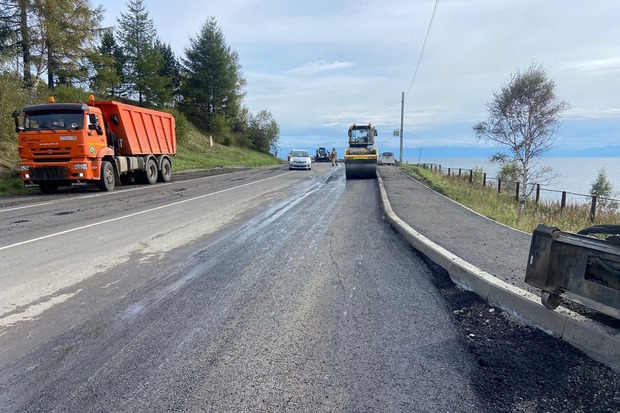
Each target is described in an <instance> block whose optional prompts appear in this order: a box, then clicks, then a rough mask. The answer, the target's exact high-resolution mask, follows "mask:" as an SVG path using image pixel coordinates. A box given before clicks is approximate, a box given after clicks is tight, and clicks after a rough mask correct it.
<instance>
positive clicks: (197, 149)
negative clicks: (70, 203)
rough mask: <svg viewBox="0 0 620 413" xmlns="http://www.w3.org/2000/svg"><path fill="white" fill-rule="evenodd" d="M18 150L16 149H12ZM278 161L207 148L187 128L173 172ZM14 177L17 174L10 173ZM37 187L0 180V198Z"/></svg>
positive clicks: (228, 149)
mask: <svg viewBox="0 0 620 413" xmlns="http://www.w3.org/2000/svg"><path fill="white" fill-rule="evenodd" d="M15 150H16V151H17V147H16V148H15ZM280 163H281V160H279V159H277V158H274V157H273V156H271V155H269V154H266V153H262V152H257V151H254V150H251V149H248V148H240V147H237V146H224V145H220V144H218V143H214V144H213V146H209V137H208V136H205V135H204V134H202V133H200V132H198V130H196V129H194V128H190V132H189V134H188V136H187V137H186V138H185V139H184V141H183V143H182V144H181V143H180V144H179V145H178V148H177V154H176V156H175V157H174V158H173V159H172V171H173V174H174V173H176V172H183V171H189V170H201V169H210V168H219V167H226V166H228V167H230V166H239V167H258V166H268V165H278V164H280ZM13 173H14V174H16V172H13ZM33 191H38V188H36V187H35V188H24V185H23V183H22V181H21V179H20V178H19V177H16V176H10V177H2V178H0V196H2V195H17V194H26V193H29V192H33Z"/></svg>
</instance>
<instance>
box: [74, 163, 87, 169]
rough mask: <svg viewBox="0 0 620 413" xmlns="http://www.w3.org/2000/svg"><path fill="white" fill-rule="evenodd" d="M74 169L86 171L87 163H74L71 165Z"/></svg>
mask: <svg viewBox="0 0 620 413" xmlns="http://www.w3.org/2000/svg"><path fill="white" fill-rule="evenodd" d="M73 167H74V168H75V169H88V164H87V163H76V164H74V165H73Z"/></svg>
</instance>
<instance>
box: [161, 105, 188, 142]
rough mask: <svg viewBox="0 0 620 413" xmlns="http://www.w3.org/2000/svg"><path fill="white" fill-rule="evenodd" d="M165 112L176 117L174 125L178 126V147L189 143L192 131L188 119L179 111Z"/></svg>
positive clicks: (168, 110) (170, 110) (167, 110)
mask: <svg viewBox="0 0 620 413" xmlns="http://www.w3.org/2000/svg"><path fill="white" fill-rule="evenodd" d="M165 111H166V112H168V113H170V114H172V116H174V123H175V125H176V135H177V145H180V144H183V143H185V142H187V139H188V136H189V130H190V126H189V121H188V120H187V117H186V116H185V115H184V114H183V113H182V112H181V111H179V110H177V109H165Z"/></svg>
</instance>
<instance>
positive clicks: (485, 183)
mask: <svg viewBox="0 0 620 413" xmlns="http://www.w3.org/2000/svg"><path fill="white" fill-rule="evenodd" d="M482 186H483V187H485V186H487V173H486V172H485V173H484V174H482Z"/></svg>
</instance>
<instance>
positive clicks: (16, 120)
mask: <svg viewBox="0 0 620 413" xmlns="http://www.w3.org/2000/svg"><path fill="white" fill-rule="evenodd" d="M21 113H22V111H21V110H16V111H15V112H13V113H12V114H11V116H13V119H15V132H16V133H19V132H20V131H21V130H23V128H22V127H21V126H19V115H20V114H21Z"/></svg>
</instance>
